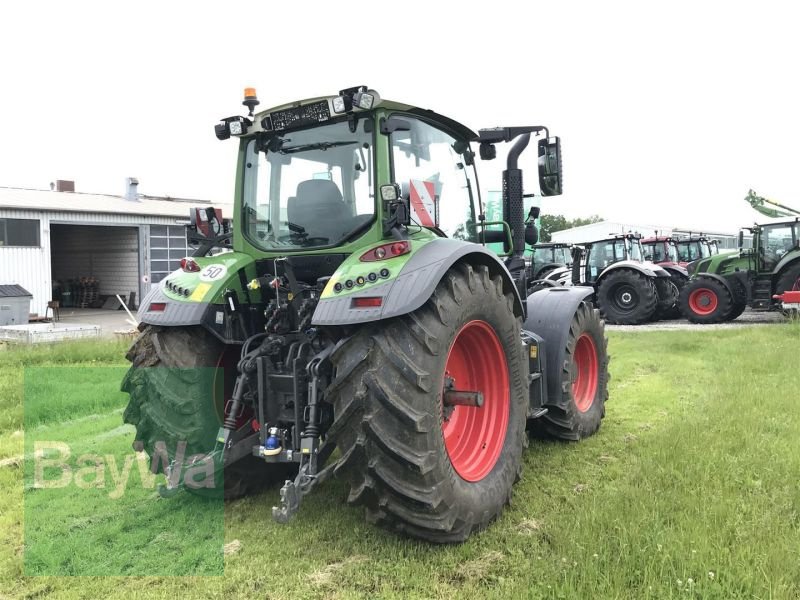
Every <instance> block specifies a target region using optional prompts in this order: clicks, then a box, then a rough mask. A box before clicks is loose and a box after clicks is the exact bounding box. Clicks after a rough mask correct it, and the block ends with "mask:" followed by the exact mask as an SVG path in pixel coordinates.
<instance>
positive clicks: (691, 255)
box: [675, 235, 719, 267]
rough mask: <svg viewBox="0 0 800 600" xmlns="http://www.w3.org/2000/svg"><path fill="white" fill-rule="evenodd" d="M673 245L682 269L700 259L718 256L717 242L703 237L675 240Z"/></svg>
mask: <svg viewBox="0 0 800 600" xmlns="http://www.w3.org/2000/svg"><path fill="white" fill-rule="evenodd" d="M675 244H676V246H677V248H678V262H679V263H681V266H683V267H685V266H687V265H688V264H689V263H690V262H694V261H696V260H699V259H701V258H708V257H709V256H714V255H716V254H719V248H718V246H717V241H716V240H709V239H708V238H707V237H706V236H703V235H700V236H695V235H691V236H688V237H683V238H676V239H675Z"/></svg>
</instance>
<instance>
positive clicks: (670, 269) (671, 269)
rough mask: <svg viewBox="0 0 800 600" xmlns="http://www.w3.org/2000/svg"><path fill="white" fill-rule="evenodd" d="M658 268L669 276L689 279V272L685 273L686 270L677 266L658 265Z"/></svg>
mask: <svg viewBox="0 0 800 600" xmlns="http://www.w3.org/2000/svg"><path fill="white" fill-rule="evenodd" d="M659 266H660V267H661V268H662V269H664V270H665V271H666V272H667V273H669V274H670V275H673V274H675V275H681V276H683V277H686V278H688V277H689V271H687V270H686V269H684V268H683V267H681V266H679V265H659Z"/></svg>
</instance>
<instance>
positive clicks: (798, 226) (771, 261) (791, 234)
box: [753, 217, 800, 273]
mask: <svg viewBox="0 0 800 600" xmlns="http://www.w3.org/2000/svg"><path fill="white" fill-rule="evenodd" d="M799 221H800V217H794V218H793V219H791V220H787V219H782V220H779V221H776V222H769V223H764V224H762V225H758V226H756V227H755V228H754V229H753V234H754V244H753V246H754V248H756V251H757V252H758V260H757V264H758V271H759V272H763V273H771V272H773V271H774V270H775V268H776V267H777V266H778V264H779V263H781V261H782V259H783V258H784V257H785V256H787V255H788V254H789V253H790V252H792V251H793V250H796V249H797V248H798V246H799V245H800V223H799Z"/></svg>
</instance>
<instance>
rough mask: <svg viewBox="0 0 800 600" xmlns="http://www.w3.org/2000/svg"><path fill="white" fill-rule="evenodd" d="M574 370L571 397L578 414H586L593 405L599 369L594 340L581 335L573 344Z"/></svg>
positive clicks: (587, 335) (589, 336)
mask: <svg viewBox="0 0 800 600" xmlns="http://www.w3.org/2000/svg"><path fill="white" fill-rule="evenodd" d="M572 361H573V365H574V368H575V379H574V380H573V382H572V397H573V398H574V399H575V406H577V408H578V410H579V411H580V412H582V413H583V412H586V411H587V410H589V409H590V408H591V407H592V404H594V397H595V395H597V378H598V376H599V373H600V368H599V366H598V362H597V347H596V346H595V344H594V338H592V336H591V335H589V334H588V333H583V334H581V336H580V337H579V338H578V342H577V343H576V344H575V351H574V353H573V355H572Z"/></svg>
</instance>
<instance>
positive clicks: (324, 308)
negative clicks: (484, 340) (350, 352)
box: [312, 238, 523, 325]
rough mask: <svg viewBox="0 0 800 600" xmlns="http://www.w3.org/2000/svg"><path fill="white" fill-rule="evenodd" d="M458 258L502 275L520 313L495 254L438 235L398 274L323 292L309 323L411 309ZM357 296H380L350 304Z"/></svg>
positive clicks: (366, 319) (355, 320) (347, 322)
mask: <svg viewBox="0 0 800 600" xmlns="http://www.w3.org/2000/svg"><path fill="white" fill-rule="evenodd" d="M461 261H463V262H468V263H470V264H477V265H486V266H488V267H489V269H490V270H491V272H492V273H498V274H500V276H501V277H502V278H503V291H504V292H505V293H509V292H510V293H512V294H514V314H515V315H517V316H519V317H521V316H523V307H522V300H521V298H520V296H519V291H517V287H516V286H515V285H514V282H513V280H512V279H511V275H510V273H509V272H508V269H506V267H505V265H504V264H503V263H502V262H501V261H500V259H499V258H497V255H495V254H494V253H492V252H491V251H489V250H487V249H486V248H485V247H483V246H481V245H479V244H473V243H471V242H465V241H463V240H454V239H448V238H440V239H436V240H433V241H430V242H428V243H426V244H425V245H424V246H423V247H422V248H420V249H419V250H417V251H415V252H414V254H413V256H412V257H411V258H410V259H409V260H408V262H406V263H405V264H404V265H403V267H402V268H401V270H400V272H399V273H398V275H397V276H396V277H395V278H393V279H390V280H389V281H386V282H384V283H379V284H373V285H370V286H369V287H368V288H367V289H364V290H363V291H361V290H359V291H357V292H354V293H348V294H343V295H341V296H330V295H327V294H326V293H323V297H322V299H321V300H320V301H319V304H317V308H316V310H315V311H314V318H313V320H312V323H313V324H314V325H350V324H355V323H369V322H372V321H380V320H383V319H389V318H391V317H398V316H400V315H404V314H408V313H410V312H413V311H415V310H417V309H418V308H419V307H420V306H422V305H423V304H425V302H427V301H428V298H430V297H431V296H432V295H433V291H434V290H435V289H436V286H437V285H438V284H439V282H440V281H441V280H442V277H444V275H445V273H447V271H448V269H450V267H452V266H453V265H455V264H456V263H457V262H461ZM334 277H336V275H334ZM329 285H330V284H329ZM326 290H327V288H326ZM326 296H327V297H326ZM360 297H372V298H374V297H381V298H382V299H383V302H382V305H381V306H379V307H375V308H353V301H354V299H356V298H360Z"/></svg>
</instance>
